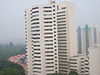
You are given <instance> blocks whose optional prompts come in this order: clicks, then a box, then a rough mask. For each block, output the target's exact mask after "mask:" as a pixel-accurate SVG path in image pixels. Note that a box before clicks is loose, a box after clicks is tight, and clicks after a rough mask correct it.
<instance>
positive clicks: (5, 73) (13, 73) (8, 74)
mask: <svg viewBox="0 0 100 75" xmlns="http://www.w3.org/2000/svg"><path fill="white" fill-rule="evenodd" d="M0 73H1V74H2V75H20V73H19V72H18V70H16V69H15V68H10V67H9V68H5V69H3V70H2V71H1V72H0ZM1 74H0V75H1Z"/></svg>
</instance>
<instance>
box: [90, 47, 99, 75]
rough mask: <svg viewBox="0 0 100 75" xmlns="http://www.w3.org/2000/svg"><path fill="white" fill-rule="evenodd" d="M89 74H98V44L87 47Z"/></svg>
mask: <svg viewBox="0 0 100 75" xmlns="http://www.w3.org/2000/svg"><path fill="white" fill-rule="evenodd" d="M89 68H90V75H100V46H94V47H90V48H89Z"/></svg>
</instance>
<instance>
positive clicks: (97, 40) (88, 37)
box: [77, 25, 100, 54]
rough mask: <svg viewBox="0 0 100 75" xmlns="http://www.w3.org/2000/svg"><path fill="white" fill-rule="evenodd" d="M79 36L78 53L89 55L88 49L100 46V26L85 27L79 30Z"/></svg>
mask: <svg viewBox="0 0 100 75" xmlns="http://www.w3.org/2000/svg"><path fill="white" fill-rule="evenodd" d="M77 34H78V53H79V54H88V53H89V51H88V48H89V47H91V46H94V45H95V44H100V27H99V25H91V26H90V25H85V26H84V27H80V26H79V27H78V28H77Z"/></svg>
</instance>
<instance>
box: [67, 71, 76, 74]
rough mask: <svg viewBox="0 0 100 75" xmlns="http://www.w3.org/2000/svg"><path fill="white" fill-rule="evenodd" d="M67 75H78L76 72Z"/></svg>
mask: <svg viewBox="0 0 100 75" xmlns="http://www.w3.org/2000/svg"><path fill="white" fill-rule="evenodd" d="M69 75H78V73H77V72H76V71H70V73H69Z"/></svg>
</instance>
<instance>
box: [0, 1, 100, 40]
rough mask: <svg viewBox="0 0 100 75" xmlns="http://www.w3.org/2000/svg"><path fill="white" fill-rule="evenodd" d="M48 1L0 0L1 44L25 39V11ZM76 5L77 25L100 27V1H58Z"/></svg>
mask: <svg viewBox="0 0 100 75" xmlns="http://www.w3.org/2000/svg"><path fill="white" fill-rule="evenodd" d="M47 1H48V0H0V42H4V41H9V40H18V39H22V40H23V39H24V28H25V27H24V10H25V9H26V8H30V7H32V5H34V4H41V3H47ZM58 1H60V2H62V1H71V2H73V3H75V4H76V19H77V25H83V24H99V25H100V0H58Z"/></svg>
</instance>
